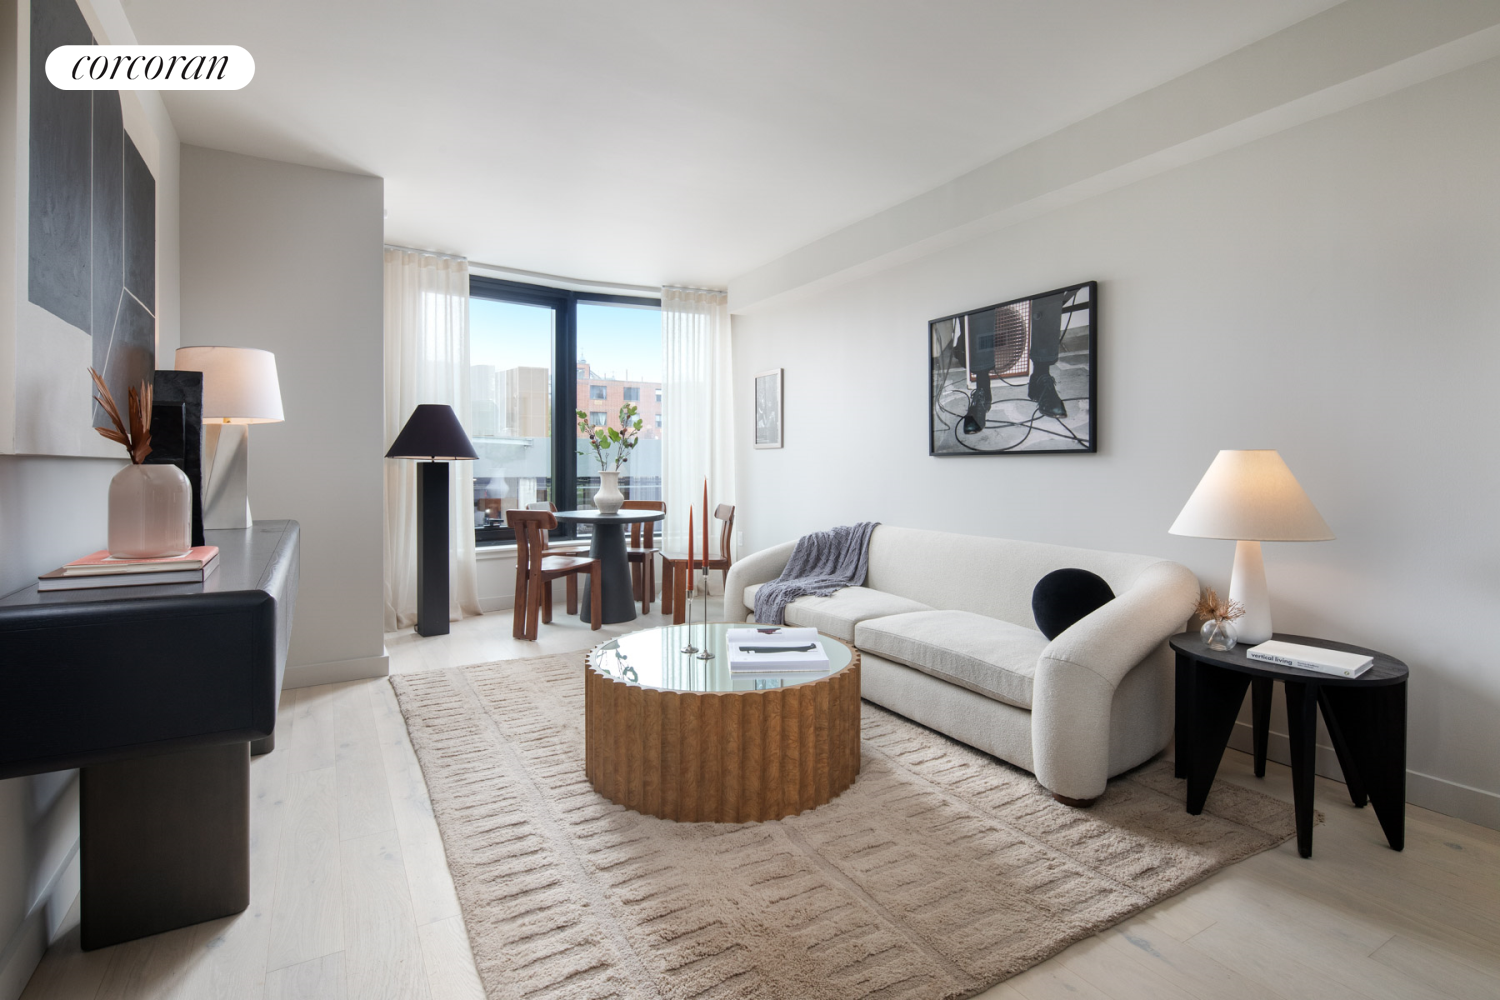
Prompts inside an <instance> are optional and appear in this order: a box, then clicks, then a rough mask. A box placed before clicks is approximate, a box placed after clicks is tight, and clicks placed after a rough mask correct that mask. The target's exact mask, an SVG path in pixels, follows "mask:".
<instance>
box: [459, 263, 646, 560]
mask: <svg viewBox="0 0 1500 1000" xmlns="http://www.w3.org/2000/svg"><path fill="white" fill-rule="evenodd" d="M469 297H470V298H479V299H494V300H498V301H500V302H516V303H519V304H521V305H530V306H545V307H550V308H551V309H552V315H553V320H554V321H553V324H552V400H551V403H552V428H551V429H552V477H551V479H550V480H549V481H548V487H547V493H548V495H549V496H550V497H551V498H552V504H553V506H555V507H556V508H557V509H558V510H575V509H577V506H578V501H577V496H578V462H577V458H578V423H577V417H576V416H575V414H576V413H577V412H578V304H579V303H580V302H590V303H600V304H603V305H618V306H635V307H637V308H645V309H657V310H660V309H661V299H659V298H650V297H647V296H642V295H609V294H605V293H602V292H576V291H573V290H572V289H568V288H555V287H553V286H551V285H533V284H531V283H529V282H525V281H508V280H506V279H504V278H491V277H488V276H486V275H481V274H470V275H469ZM562 373H567V376H568V377H566V378H563V377H562ZM470 503H471V504H472V503H473V498H472V497H471V498H470ZM577 535H578V531H577V525H576V524H574V523H572V522H568V521H563V522H559V523H558V526H557V530H556V531H554V532H552V537H554V538H576V537H577ZM515 537H516V534H515V532H513V531H511V530H510V529H509V528H504V527H502V528H475V529H474V543H475V545H476V546H477V547H481V548H484V547H492V546H497V545H509V544H512V543H514V542H515Z"/></svg>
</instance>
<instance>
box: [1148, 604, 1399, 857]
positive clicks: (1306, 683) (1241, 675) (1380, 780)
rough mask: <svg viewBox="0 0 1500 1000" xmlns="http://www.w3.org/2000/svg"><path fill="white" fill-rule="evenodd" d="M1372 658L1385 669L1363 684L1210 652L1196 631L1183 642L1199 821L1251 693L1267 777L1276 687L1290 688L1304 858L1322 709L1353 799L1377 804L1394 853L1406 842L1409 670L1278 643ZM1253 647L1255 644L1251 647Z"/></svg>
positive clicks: (1188, 759) (1184, 747)
mask: <svg viewBox="0 0 1500 1000" xmlns="http://www.w3.org/2000/svg"><path fill="white" fill-rule="evenodd" d="M1275 638H1276V639H1279V640H1281V641H1283V642H1295V643H1301V644H1303V645H1307V646H1322V647H1324V648H1327V649H1338V650H1343V651H1344V652H1347V653H1362V654H1365V655H1367V656H1373V657H1374V658H1375V663H1374V665H1372V666H1371V667H1370V669H1369V670H1366V671H1365V672H1364V673H1363V674H1361V675H1360V676H1359V677H1338V676H1335V675H1332V674H1321V673H1317V672H1315V671H1311V670H1299V669H1297V668H1296V667H1281V666H1277V665H1276V664H1274V663H1262V662H1261V661H1259V660H1252V659H1250V658H1249V657H1248V656H1246V655H1245V651H1246V650H1247V649H1248V648H1249V646H1247V645H1240V646H1236V647H1235V648H1234V649H1232V650H1230V651H1228V652H1219V651H1217V650H1212V649H1209V648H1208V646H1207V645H1206V644H1205V643H1204V642H1203V640H1202V639H1200V638H1199V637H1198V636H1197V635H1196V634H1185V635H1177V636H1173V637H1172V639H1171V645H1172V649H1173V651H1174V652H1176V654H1177V777H1179V778H1186V779H1187V783H1188V791H1187V811H1188V812H1190V813H1192V814H1193V815H1195V816H1196V815H1198V814H1199V813H1201V812H1202V811H1203V803H1204V800H1205V799H1207V798H1208V790H1209V788H1210V786H1212V785H1213V781H1214V775H1215V774H1216V773H1218V770H1219V761H1220V760H1222V759H1223V757H1224V748H1225V747H1226V746H1228V745H1229V735H1230V733H1232V732H1233V731H1234V723H1235V718H1236V716H1238V715H1239V711H1240V706H1241V705H1242V704H1243V703H1244V701H1245V689H1246V688H1247V687H1248V688H1250V689H1251V709H1252V715H1253V716H1254V723H1255V724H1254V737H1255V776H1256V777H1257V778H1262V777H1265V774H1266V736H1267V733H1268V731H1269V729H1270V725H1271V687H1272V685H1273V684H1275V682H1276V681H1281V683H1282V685H1283V687H1284V688H1285V689H1286V715H1287V719H1286V721H1287V736H1288V737H1289V738H1290V740H1291V752H1292V798H1293V803H1294V805H1295V808H1296V812H1297V853H1298V854H1300V855H1302V856H1303V857H1304V858H1310V857H1312V827H1313V779H1314V776H1315V771H1316V767H1315V765H1316V763H1317V761H1316V755H1317V743H1316V740H1317V731H1318V708H1319V706H1321V707H1322V709H1323V721H1324V723H1326V724H1327V726H1328V735H1329V737H1330V738H1331V739H1332V740H1333V749H1334V752H1335V753H1337V754H1338V758H1339V767H1341V768H1343V771H1344V782H1345V784H1347V785H1348V787H1349V798H1350V799H1352V800H1353V801H1354V804H1355V806H1357V807H1359V808H1363V807H1364V804H1365V803H1366V802H1370V803H1371V804H1373V805H1374V806H1375V815H1376V817H1377V818H1378V819H1379V820H1380V826H1381V829H1383V830H1384V831H1385V839H1386V840H1387V841H1388V842H1389V843H1390V845H1391V847H1392V848H1393V849H1394V850H1397V851H1399V850H1401V849H1402V848H1403V847H1404V846H1405V845H1406V678H1407V674H1408V671H1407V669H1406V664H1404V663H1402V662H1401V661H1400V660H1397V659H1395V658H1394V657H1390V656H1386V655H1385V654H1384V653H1378V652H1376V651H1375V650H1373V649H1365V648H1363V647H1362V646H1350V645H1348V644H1346V643H1342V642H1328V641H1326V640H1323V639H1309V638H1307V637H1306V636H1300V635H1282V634H1280V633H1277V634H1276V636H1275ZM1250 645H1254V643H1251V644H1250Z"/></svg>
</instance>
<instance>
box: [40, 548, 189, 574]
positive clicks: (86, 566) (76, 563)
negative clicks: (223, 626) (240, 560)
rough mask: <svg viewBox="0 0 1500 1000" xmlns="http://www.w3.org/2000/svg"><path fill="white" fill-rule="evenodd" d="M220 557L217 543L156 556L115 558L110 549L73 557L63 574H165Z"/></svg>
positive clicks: (64, 568)
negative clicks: (151, 557) (81, 556)
mask: <svg viewBox="0 0 1500 1000" xmlns="http://www.w3.org/2000/svg"><path fill="white" fill-rule="evenodd" d="M218 557H219V547H218V546H217V545H199V546H197V547H195V548H191V549H188V550H187V551H186V552H184V553H183V554H182V555H180V556H161V557H158V558H156V559H116V558H115V557H113V556H111V555H110V554H109V550H108V549H100V550H99V551H98V552H95V553H94V554H93V555H88V556H84V557H83V558H82V559H74V560H73V561H72V562H70V563H68V564H67V565H66V566H64V567H63V568H62V575H63V576H114V575H116V574H119V573H166V572H170V571H173V570H184V569H202V568H203V567H204V566H207V565H208V564H209V563H211V562H213V561H214V560H215V559H217V558H218Z"/></svg>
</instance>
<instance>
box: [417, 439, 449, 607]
mask: <svg viewBox="0 0 1500 1000" xmlns="http://www.w3.org/2000/svg"><path fill="white" fill-rule="evenodd" d="M417 634H418V635H447V634H448V463H447V462H418V463H417Z"/></svg>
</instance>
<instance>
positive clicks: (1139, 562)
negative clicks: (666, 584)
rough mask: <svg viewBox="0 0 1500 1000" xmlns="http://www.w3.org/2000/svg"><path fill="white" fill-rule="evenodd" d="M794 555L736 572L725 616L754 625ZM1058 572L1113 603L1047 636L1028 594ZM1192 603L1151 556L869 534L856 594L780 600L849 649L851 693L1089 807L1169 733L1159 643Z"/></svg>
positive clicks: (1176, 628) (915, 533) (1178, 574)
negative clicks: (761, 599)
mask: <svg viewBox="0 0 1500 1000" xmlns="http://www.w3.org/2000/svg"><path fill="white" fill-rule="evenodd" d="M795 545H796V543H795V542H787V543H785V544H783V545H778V546H776V547H774V548H770V549H766V550H765V551H763V552H757V553H756V554H754V555H752V556H749V557H748V558H745V559H742V560H740V561H739V562H737V563H735V564H734V567H733V568H732V569H731V570H730V571H729V576H728V579H726V580H725V583H724V607H725V609H726V617H729V618H731V619H734V618H737V617H740V616H746V617H747V618H753V617H754V614H753V612H754V607H755V591H756V590H757V589H758V588H759V586H760V585H761V584H763V583H765V582H767V581H769V580H774V579H776V578H777V577H779V576H780V575H781V571H782V569H783V567H785V566H786V563H787V560H788V559H789V558H791V554H792V549H793V548H794V547H795ZM1069 566H1074V567H1079V568H1082V569H1086V570H1089V571H1091V572H1094V573H1097V574H1099V575H1100V576H1101V577H1103V578H1104V579H1105V580H1107V581H1108V582H1109V585H1110V588H1111V589H1113V590H1114V592H1115V599H1114V600H1113V601H1110V602H1109V603H1108V604H1106V605H1105V606H1104V607H1102V608H1100V609H1099V610H1098V611H1095V612H1094V613H1093V614H1091V615H1088V616H1087V617H1085V618H1083V619H1081V620H1079V621H1078V622H1077V623H1076V624H1074V625H1073V627H1072V628H1070V629H1068V630H1067V631H1065V632H1063V633H1062V634H1060V635H1058V636H1057V638H1055V639H1053V640H1052V641H1051V642H1048V641H1047V638H1046V637H1045V636H1043V635H1042V633H1040V632H1038V631H1037V630H1036V626H1035V623H1034V621H1033V619H1032V614H1031V592H1032V589H1033V588H1034V587H1035V586H1036V583H1037V581H1038V580H1040V579H1041V578H1042V577H1043V576H1045V575H1046V574H1047V573H1050V572H1051V571H1052V570H1055V569H1062V568H1064V567H1069ZM1197 599H1198V581H1197V578H1195V577H1194V576H1193V574H1192V573H1191V572H1190V571H1189V570H1188V569H1187V568H1186V567H1184V566H1181V565H1178V564H1177V563H1174V562H1168V561H1166V560H1163V559H1156V558H1153V557H1150V556H1137V555H1126V554H1123V553H1118V552H1098V551H1094V550H1092V549H1074V548H1066V547H1064V546H1060V545H1046V544H1042V543H1038V542H1019V541H1009V540H1006V539H999V538H977V537H973V536H970V535H954V534H947V533H944V532H937V531H921V530H917V529H913V528H897V527H890V526H886V525H882V526H880V527H877V528H876V529H875V531H874V533H873V534H872V535H871V537H870V569H869V575H868V576H867V578H866V580H865V585H864V586H863V587H849V588H846V589H844V590H841V591H839V592H838V593H836V594H833V595H832V596H830V597H804V598H801V599H800V600H797V601H794V602H792V604H790V605H788V607H787V611H786V621H787V623H788V624H790V625H802V626H812V627H815V628H817V629H819V630H821V631H823V632H825V633H827V634H829V635H833V636H837V637H838V638H840V639H843V640H844V641H846V642H850V643H853V644H854V646H856V647H857V648H858V649H859V650H860V653H861V661H862V667H861V672H862V675H863V676H862V685H863V690H862V694H863V696H864V697H865V698H867V699H869V700H870V701H873V702H875V703H876V704H878V705H883V706H885V707H886V708H889V709H890V710H892V711H894V712H897V713H899V714H901V715H904V716H906V717H907V718H909V719H914V720H915V721H917V722H920V723H922V724H923V725H926V726H930V727H931V728H933V729H936V730H939V731H940V732H943V733H946V734H948V735H949V736H952V737H953V738H955V739H958V740H961V741H963V742H964V743H967V744H969V745H971V746H974V747H978V748H979V749H981V750H984V751H985V752H987V753H991V754H994V755H995V756H996V757H999V758H1001V759H1003V760H1007V761H1009V762H1011V763H1012V764H1016V765H1018V766H1020V767H1023V768H1025V769H1026V770H1028V771H1031V772H1032V773H1034V774H1035V775H1036V777H1037V780H1038V781H1040V782H1041V784H1042V786H1043V787H1045V788H1047V789H1048V790H1049V791H1051V792H1052V793H1053V794H1054V795H1055V796H1057V797H1058V798H1059V799H1060V800H1062V801H1065V802H1070V803H1072V804H1087V803H1088V802H1090V801H1092V800H1093V799H1095V798H1097V797H1098V796H1099V795H1100V794H1102V793H1103V791H1104V785H1105V781H1106V780H1107V779H1108V778H1110V777H1112V776H1113V775H1116V774H1119V773H1120V772H1122V771H1125V770H1128V769H1130V768H1132V767H1134V766H1136V765H1137V764H1140V763H1142V762H1144V761H1146V760H1149V759H1150V758H1151V757H1152V756H1154V755H1155V754H1157V753H1159V752H1160V751H1161V750H1163V749H1164V748H1165V747H1166V745H1167V743H1168V741H1169V740H1170V739H1171V737H1172V697H1173V681H1172V678H1173V673H1172V656H1171V652H1170V650H1169V649H1168V647H1167V644H1166V640H1167V638H1168V637H1169V636H1171V635H1173V634H1175V633H1177V632H1181V631H1182V630H1183V627H1184V625H1185V624H1186V622H1187V620H1188V618H1189V616H1190V615H1191V614H1192V610H1193V605H1194V604H1195V602H1196V601H1197Z"/></svg>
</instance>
